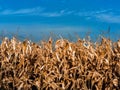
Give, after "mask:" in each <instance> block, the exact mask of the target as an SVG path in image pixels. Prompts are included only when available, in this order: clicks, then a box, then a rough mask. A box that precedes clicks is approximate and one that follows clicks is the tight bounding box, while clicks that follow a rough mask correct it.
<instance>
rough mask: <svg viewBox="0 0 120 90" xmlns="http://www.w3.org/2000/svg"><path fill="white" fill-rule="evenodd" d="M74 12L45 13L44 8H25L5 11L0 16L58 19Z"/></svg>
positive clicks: (0, 12)
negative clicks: (31, 16)
mask: <svg viewBox="0 0 120 90" xmlns="http://www.w3.org/2000/svg"><path fill="white" fill-rule="evenodd" d="M73 12H74V11H68V10H66V9H63V10H60V11H51V12H50V11H45V8H41V7H36V8H25V9H18V10H12V9H6V10H2V11H0V15H33V16H43V17H59V16H63V15H70V14H72V13H73Z"/></svg>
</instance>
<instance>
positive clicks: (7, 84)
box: [0, 37, 120, 90]
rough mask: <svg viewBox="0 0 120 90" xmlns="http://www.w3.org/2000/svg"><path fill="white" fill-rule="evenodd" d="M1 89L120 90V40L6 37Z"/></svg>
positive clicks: (1, 49) (1, 48)
mask: <svg viewBox="0 0 120 90" xmlns="http://www.w3.org/2000/svg"><path fill="white" fill-rule="evenodd" d="M0 90H120V40H118V41H117V42H112V41H111V40H109V39H106V38H104V37H103V38H102V41H101V42H100V43H97V42H96V43H93V42H90V41H87V40H81V39H78V40H77V41H76V42H71V41H68V40H67V39H62V38H61V39H59V40H57V41H55V42H54V43H53V40H52V39H51V38H49V40H48V41H41V42H40V43H34V42H31V41H30V40H24V41H19V40H18V39H16V38H14V37H13V38H12V39H8V38H6V37H5V38H4V39H3V40H2V42H1V44H0Z"/></svg>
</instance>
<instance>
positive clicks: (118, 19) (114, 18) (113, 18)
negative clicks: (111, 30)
mask: <svg viewBox="0 0 120 90" xmlns="http://www.w3.org/2000/svg"><path fill="white" fill-rule="evenodd" d="M95 17H96V18H97V19H99V20H101V21H103V22H108V23H118V24H119V23H120V15H112V14H99V15H96V16H95Z"/></svg>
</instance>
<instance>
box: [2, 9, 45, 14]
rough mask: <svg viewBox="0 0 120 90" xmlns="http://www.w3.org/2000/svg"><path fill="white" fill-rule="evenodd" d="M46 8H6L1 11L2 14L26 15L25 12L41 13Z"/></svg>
mask: <svg viewBox="0 0 120 90" xmlns="http://www.w3.org/2000/svg"><path fill="white" fill-rule="evenodd" d="M43 10H44V8H41V7H36V8H26V9H18V10H12V9H6V10H3V11H1V12H0V14H1V15H24V14H32V13H38V12H39V13H40V12H42V11H43Z"/></svg>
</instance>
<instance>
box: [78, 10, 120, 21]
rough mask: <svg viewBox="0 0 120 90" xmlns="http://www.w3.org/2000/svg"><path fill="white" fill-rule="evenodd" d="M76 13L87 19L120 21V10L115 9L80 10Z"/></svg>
mask: <svg viewBox="0 0 120 90" xmlns="http://www.w3.org/2000/svg"><path fill="white" fill-rule="evenodd" d="M76 15H78V16H80V17H84V18H85V19H86V20H90V19H92V20H95V21H101V22H107V23H120V11H114V10H112V9H108V10H98V11H85V12H78V13H76Z"/></svg>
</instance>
